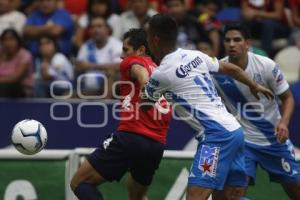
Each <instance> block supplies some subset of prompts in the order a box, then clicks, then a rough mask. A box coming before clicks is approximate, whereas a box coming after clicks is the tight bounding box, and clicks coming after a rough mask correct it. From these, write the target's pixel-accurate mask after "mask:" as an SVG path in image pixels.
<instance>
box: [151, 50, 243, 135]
mask: <svg viewBox="0 0 300 200" xmlns="http://www.w3.org/2000/svg"><path fill="white" fill-rule="evenodd" d="M218 68H219V64H218V60H217V59H215V58H211V57H209V56H207V55H206V54H203V53H201V52H199V51H191V50H183V49H178V50H176V51H175V52H173V53H171V54H168V55H167V56H165V57H164V59H163V60H162V61H161V64H160V66H159V68H158V70H156V71H155V72H154V76H153V77H154V79H152V80H150V81H152V82H155V81H156V80H155V77H156V76H157V77H158V79H159V80H161V81H160V83H157V84H160V85H161V86H163V85H166V87H167V88H166V90H167V92H166V94H165V97H166V98H167V99H170V100H172V101H173V105H174V109H176V112H177V113H178V115H180V116H181V117H185V118H186V117H188V120H187V122H188V123H189V124H190V125H191V126H192V127H193V128H195V129H196V130H197V131H201V130H202V129H203V128H204V132H205V133H206V134H209V133H220V132H224V131H234V130H236V129H237V128H239V127H240V125H239V123H238V122H237V121H236V119H235V118H234V117H233V116H232V115H231V114H230V113H228V112H227V110H226V108H225V106H224V105H223V103H222V101H221V98H220V97H219V96H218V94H217V92H216V90H215V87H214V84H213V82H212V79H211V76H210V73H209V72H210V71H218ZM152 84H153V83H152ZM158 88H159V87H158ZM150 92H151V91H150ZM154 92H155V91H154ZM191 116H192V117H191Z"/></svg>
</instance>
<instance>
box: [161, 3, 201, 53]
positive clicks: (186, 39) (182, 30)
mask: <svg viewBox="0 0 300 200" xmlns="http://www.w3.org/2000/svg"><path fill="white" fill-rule="evenodd" d="M166 6H167V13H169V14H170V15H171V16H172V17H174V19H175V20H176V22H177V24H178V30H179V32H178V37H177V46H178V47H182V48H186V49H196V42H197V41H198V40H199V39H200V38H202V37H206V32H205V31H204V30H203V28H202V27H201V26H200V24H199V23H198V21H197V19H196V18H194V17H192V16H190V15H188V14H187V12H186V8H185V4H184V0H167V1H166Z"/></svg>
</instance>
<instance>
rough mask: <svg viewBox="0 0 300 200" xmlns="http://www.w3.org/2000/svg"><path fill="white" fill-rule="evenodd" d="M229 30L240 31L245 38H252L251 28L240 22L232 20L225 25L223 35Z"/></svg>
mask: <svg viewBox="0 0 300 200" xmlns="http://www.w3.org/2000/svg"><path fill="white" fill-rule="evenodd" d="M228 31H239V32H240V33H241V34H242V36H243V38H244V39H246V40H247V39H250V38H251V33H250V30H249V29H248V28H247V27H246V26H245V25H244V24H242V23H240V22H231V23H228V24H226V25H225V27H224V31H223V35H224V36H225V35H226V33H227V32H228Z"/></svg>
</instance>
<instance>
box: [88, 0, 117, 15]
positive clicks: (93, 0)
mask: <svg viewBox="0 0 300 200" xmlns="http://www.w3.org/2000/svg"><path fill="white" fill-rule="evenodd" d="M94 4H105V5H106V6H107V10H106V13H105V14H104V16H102V17H104V18H105V19H107V18H108V17H109V16H110V15H111V13H112V11H111V2H110V0H89V1H88V4H87V15H88V18H89V20H91V19H92V18H93V17H94V16H93V13H92V7H93V5H94Z"/></svg>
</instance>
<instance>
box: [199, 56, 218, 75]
mask: <svg viewBox="0 0 300 200" xmlns="http://www.w3.org/2000/svg"><path fill="white" fill-rule="evenodd" d="M201 54H202V55H201V58H202V59H203V60H204V62H205V63H206V65H207V68H208V70H209V71H210V72H217V71H219V61H218V59H217V58H216V57H210V56H208V55H206V54H204V53H201Z"/></svg>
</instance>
